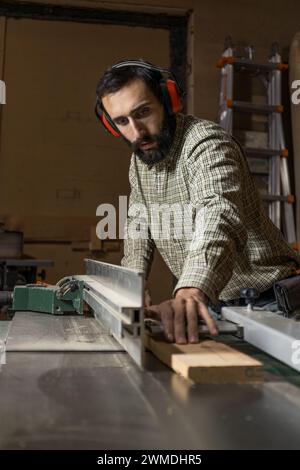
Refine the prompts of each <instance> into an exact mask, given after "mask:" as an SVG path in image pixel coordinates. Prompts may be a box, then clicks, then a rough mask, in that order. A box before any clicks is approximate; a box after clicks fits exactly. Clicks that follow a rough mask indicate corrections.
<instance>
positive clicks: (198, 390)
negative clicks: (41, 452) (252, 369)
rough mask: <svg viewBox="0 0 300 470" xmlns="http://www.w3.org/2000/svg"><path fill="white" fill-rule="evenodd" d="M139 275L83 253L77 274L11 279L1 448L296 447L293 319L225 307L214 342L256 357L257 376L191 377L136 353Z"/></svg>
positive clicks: (4, 327)
mask: <svg viewBox="0 0 300 470" xmlns="http://www.w3.org/2000/svg"><path fill="white" fill-rule="evenodd" d="M143 283H144V279H143V274H142V273H140V272H137V271H134V270H130V269H126V268H123V267H119V266H113V265H109V264H106V263H100V262H97V261H94V260H86V275H82V276H79V275H75V276H70V277H69V278H64V279H63V280H61V281H60V282H59V283H58V284H57V286H54V287H49V286H48V287H46V286H27V290H26V286H22V287H21V286H20V287H18V288H17V290H16V291H15V294H14V299H13V308H14V309H15V311H16V313H15V315H14V317H13V319H12V321H3V322H0V357H1V366H0V367H1V369H0V399H1V406H0V423H1V426H0V448H1V449H121V448H122V449H250V448H258V449H266V448H270V449H274V448H289V449H290V448H291V449H295V448H299V446H300V437H299V436H300V376H299V368H300V365H299V363H297V360H295V357H296V359H297V356H295V355H294V356H293V357H292V354H290V353H291V352H297V351H296V350H295V349H294V350H292V349H291V348H293V346H294V345H295V344H296V343H295V341H299V340H300V331H299V323H297V322H295V321H294V320H292V319H286V318H282V317H278V316H277V317H276V316H274V315H276V314H274V313H272V312H259V311H255V310H254V311H252V313H251V309H249V308H246V307H245V308H243V307H239V308H238V307H237V308H236V307H234V308H233V307H230V308H225V309H223V311H222V315H223V316H222V319H220V321H219V328H220V330H221V335H220V338H219V341H222V342H225V343H226V344H230V345H232V346H234V348H236V349H237V350H240V351H242V352H246V353H247V354H249V355H251V356H252V357H254V358H257V359H259V360H260V361H262V362H263V364H264V376H263V381H262V382H260V383H249V384H248V383H244V384H235V383H232V384H226V383H224V384H195V383H192V382H191V381H188V380H185V379H184V378H183V377H181V376H179V375H177V374H175V373H173V371H171V370H170V369H169V368H167V367H165V366H164V365H163V364H162V363H161V362H160V361H158V360H157V359H156V358H155V357H154V356H153V355H152V354H151V353H149V352H146V351H145V348H144V335H145V325H144V318H143V290H144V288H143ZM30 287H31V289H30ZM43 292H44V295H42V294H43ZM46 292H47V294H46ZM41 296H42V297H41ZM38 299H39V300H38ZM39 305H41V307H40V309H39ZM84 306H88V308H89V310H90V312H87V311H86V309H85V308H84ZM21 307H22V308H23V310H21ZM45 311H46V312H48V313H44V312H45ZM91 312H92V313H93V316H92V315H91ZM222 322H223V323H222ZM202 330H204V327H202ZM241 332H242V335H241ZM257 348H259V349H257ZM289 348H290V349H289ZM264 351H265V352H264ZM266 353H267V354H266ZM299 362H300V361H299Z"/></svg>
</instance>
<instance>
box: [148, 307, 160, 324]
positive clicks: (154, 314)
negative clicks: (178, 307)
mask: <svg viewBox="0 0 300 470" xmlns="http://www.w3.org/2000/svg"><path fill="white" fill-rule="evenodd" d="M145 318H151V319H152V320H158V321H160V320H161V316H160V311H159V306H158V305H151V306H149V307H145Z"/></svg>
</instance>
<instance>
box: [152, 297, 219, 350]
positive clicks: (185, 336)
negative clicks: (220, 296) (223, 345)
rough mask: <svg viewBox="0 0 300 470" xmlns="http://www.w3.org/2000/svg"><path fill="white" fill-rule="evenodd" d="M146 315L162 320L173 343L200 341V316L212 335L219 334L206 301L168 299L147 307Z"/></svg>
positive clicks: (165, 333)
mask: <svg viewBox="0 0 300 470" xmlns="http://www.w3.org/2000/svg"><path fill="white" fill-rule="evenodd" d="M145 317H146V318H151V319H153V320H156V321H160V322H161V324H162V327H163V331H164V335H165V338H166V340H167V341H169V342H171V343H172V342H175V343H178V344H186V343H198V342H199V325H198V318H201V320H202V321H204V323H205V324H206V325H207V327H208V330H209V332H210V334H211V335H213V336H216V335H217V334H218V329H217V326H216V323H215V321H214V319H213V318H212V317H211V315H210V314H209V311H208V308H207V305H206V303H205V302H204V301H198V300H197V302H196V301H191V300H189V301H187V302H185V301H184V300H183V299H180V298H176V299H170V300H166V301H165V302H162V303H161V304H159V305H151V306H150V307H148V308H147V307H146V308H145Z"/></svg>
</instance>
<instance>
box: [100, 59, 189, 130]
mask: <svg viewBox="0 0 300 470" xmlns="http://www.w3.org/2000/svg"><path fill="white" fill-rule="evenodd" d="M130 66H136V67H143V68H145V69H147V70H150V71H155V72H159V74H160V75H161V78H160V80H159V85H160V88H161V91H162V96H163V100H164V105H165V107H166V110H167V112H168V113H169V114H170V115H172V114H176V113H179V112H180V111H181V110H182V99H181V97H182V95H183V92H182V90H181V88H180V85H179V83H178V81H177V80H176V78H175V76H174V75H173V74H172V72H170V71H169V70H167V69H162V68H160V67H156V66H155V65H151V64H148V63H147V62H143V61H139V60H125V61H123V62H118V63H117V64H115V65H113V66H112V70H113V69H119V68H122V67H130ZM95 113H96V116H97V117H98V119H99V120H100V122H101V124H102V125H103V126H104V128H105V129H106V130H107V131H108V132H109V133H110V134H112V135H113V136H114V137H121V134H120V132H119V130H118V128H117V126H116V125H115V123H114V122H113V120H112V119H111V118H110V116H109V114H108V113H107V112H106V111H105V109H104V106H103V104H102V100H101V99H99V98H98V97H97V99H96V105H95Z"/></svg>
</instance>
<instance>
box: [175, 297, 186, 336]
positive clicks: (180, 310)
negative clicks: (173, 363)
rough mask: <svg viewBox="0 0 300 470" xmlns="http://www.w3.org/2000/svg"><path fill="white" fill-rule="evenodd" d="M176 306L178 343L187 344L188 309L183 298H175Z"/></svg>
mask: <svg viewBox="0 0 300 470" xmlns="http://www.w3.org/2000/svg"><path fill="white" fill-rule="evenodd" d="M173 307H174V333H175V342H176V343H177V344H186V342H187V341H186V332H185V330H186V309H185V302H184V300H183V299H180V298H179V299H175V300H174V302H173Z"/></svg>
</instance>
